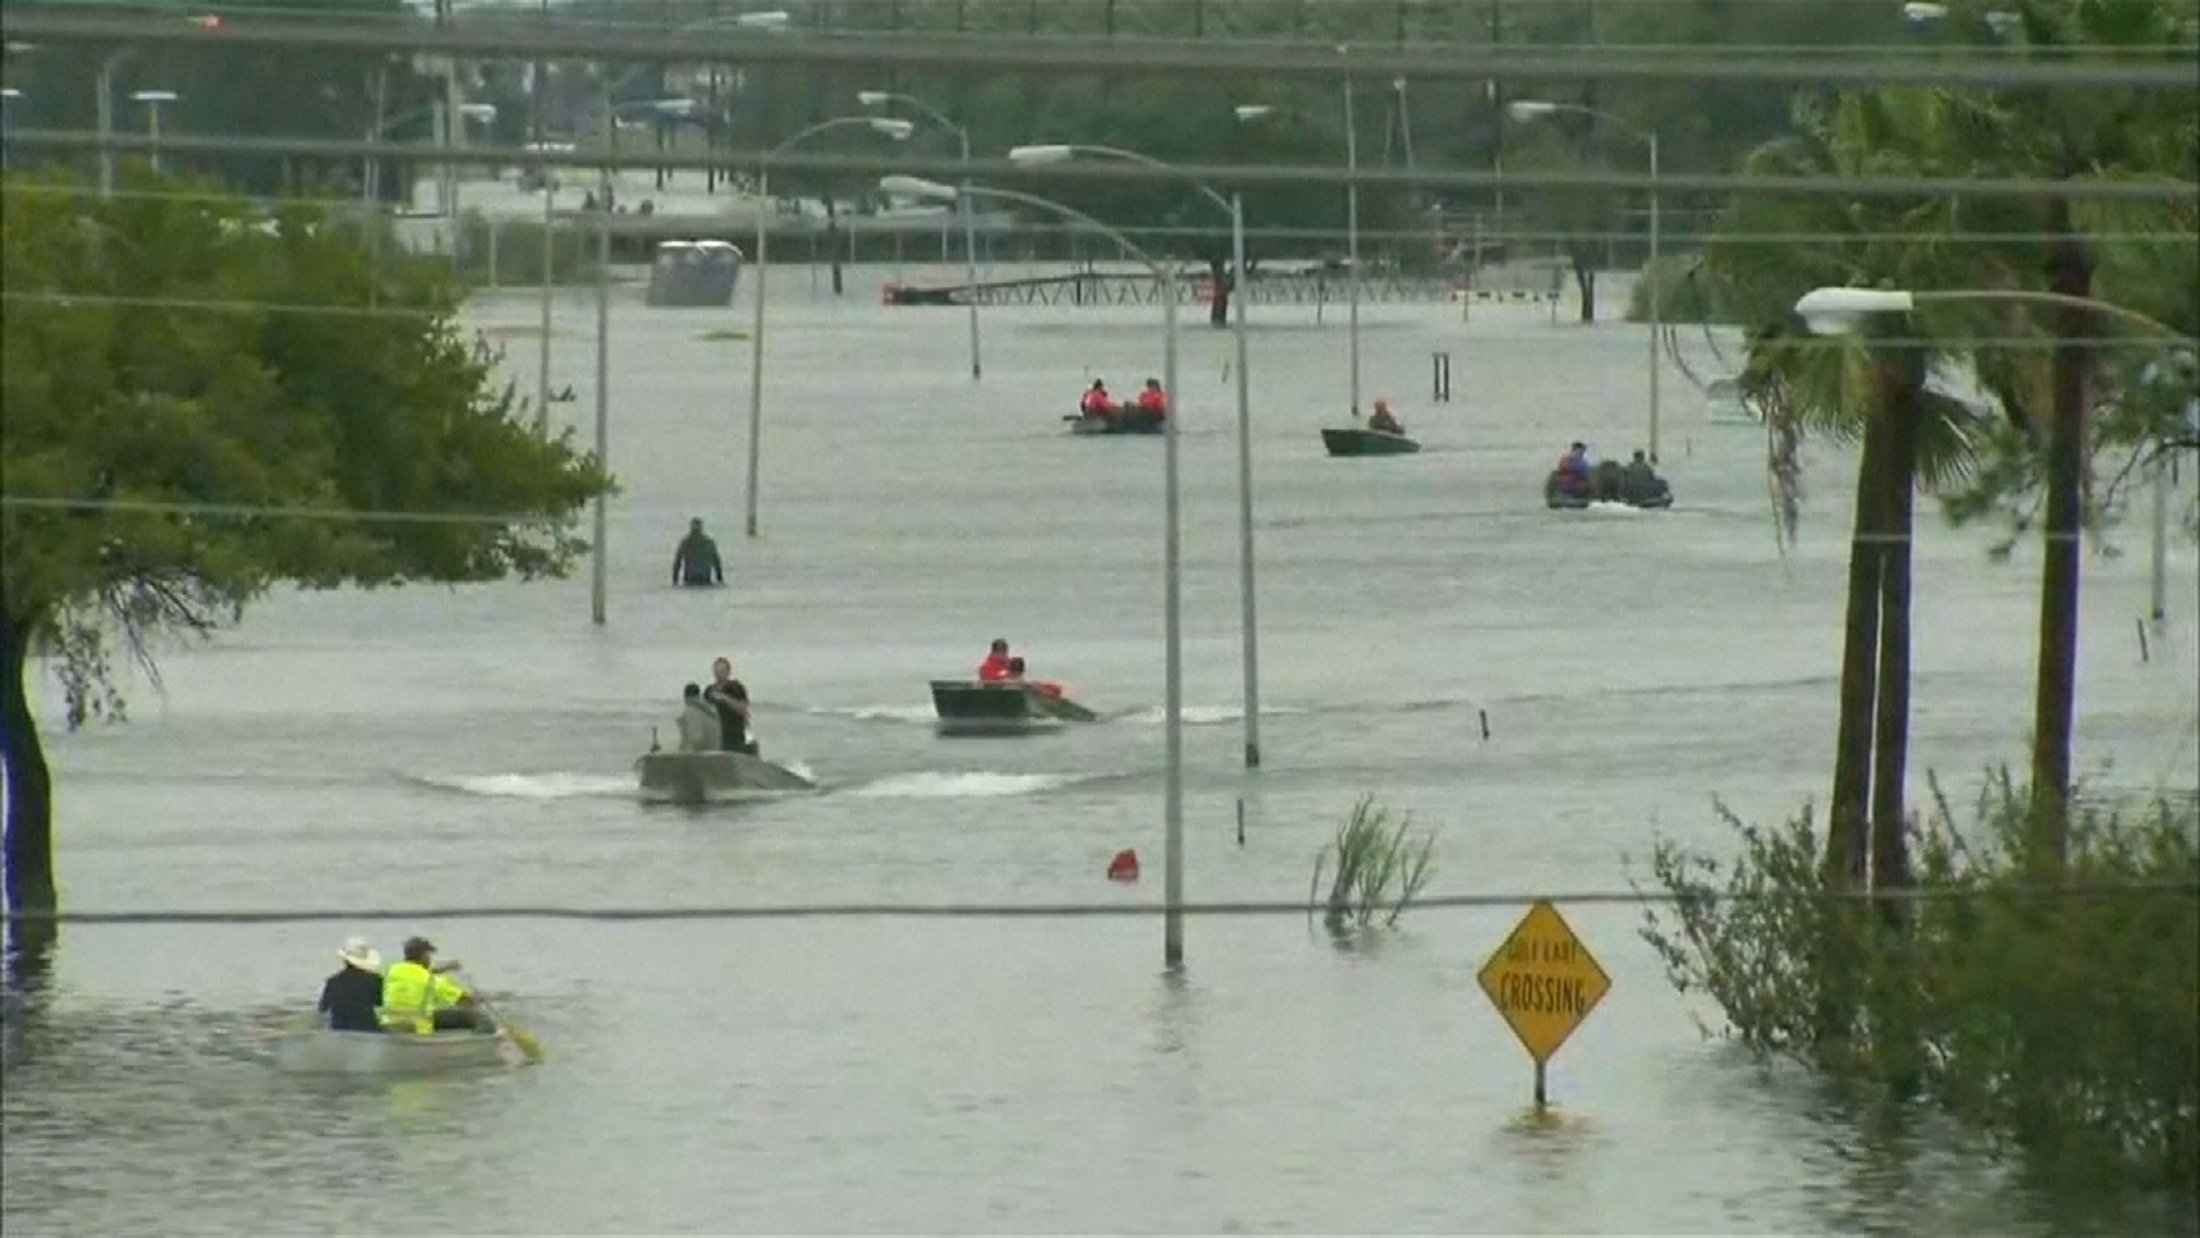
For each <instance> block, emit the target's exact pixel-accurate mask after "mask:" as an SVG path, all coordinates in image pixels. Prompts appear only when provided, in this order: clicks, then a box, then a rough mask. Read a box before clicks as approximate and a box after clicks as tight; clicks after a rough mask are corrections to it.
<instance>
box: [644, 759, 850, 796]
mask: <svg viewBox="0 0 2200 1238" xmlns="http://www.w3.org/2000/svg"><path fill="white" fill-rule="evenodd" d="M634 768H635V769H636V770H637V771H639V772H640V774H641V783H642V798H643V799H645V800H647V801H649V802H650V803H653V804H689V805H693V804H710V803H716V802H720V801H723V800H731V799H739V798H742V797H743V796H744V795H748V794H752V793H754V792H758V791H815V790H817V784H816V783H814V782H811V781H810V780H809V779H807V778H804V777H803V776H802V775H800V774H797V773H795V772H794V771H793V770H791V769H788V768H786V767H785V766H783V765H774V764H772V763H771V762H769V761H766V760H764V759H762V758H761V757H752V756H750V755H749V754H747V753H745V752H665V751H658V752H650V753H644V754H643V755H642V757H641V759H640V760H637V761H636V762H634Z"/></svg>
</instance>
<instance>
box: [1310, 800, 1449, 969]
mask: <svg viewBox="0 0 2200 1238" xmlns="http://www.w3.org/2000/svg"><path fill="white" fill-rule="evenodd" d="M1412 827H1413V816H1412V814H1411V813H1408V814H1406V815H1405V816H1403V817H1401V818H1399V820H1398V824H1397V826H1396V828H1392V827H1391V824H1390V814H1389V813H1388V812H1387V811H1386V810H1384V809H1383V808H1382V807H1381V806H1379V805H1378V804H1376V802H1375V797H1374V796H1371V795H1369V796H1362V797H1361V798H1360V801H1359V802H1358V803H1356V804H1354V805H1353V806H1352V813H1351V815H1350V816H1348V817H1346V818H1345V821H1344V824H1343V825H1340V826H1338V827H1337V837H1336V838H1335V839H1334V840H1332V841H1331V842H1330V844H1329V845H1328V846H1326V847H1324V848H1322V851H1321V854H1320V855H1318V856H1316V857H1315V859H1314V880H1313V882H1312V883H1311V884H1310V885H1309V886H1308V888H1307V913H1308V914H1309V915H1312V914H1313V909H1314V905H1315V903H1316V900H1317V896H1318V895H1319V894H1320V892H1321V885H1322V877H1323V876H1324V874H1327V875H1328V877H1329V897H1328V899H1327V900H1326V901H1324V902H1322V903H1321V906H1322V909H1323V910H1322V923H1323V924H1325V925H1326V926H1328V928H1329V931H1330V932H1331V933H1333V934H1337V935H1340V936H1343V935H1346V934H1349V933H1351V932H1353V931H1365V930H1367V929H1369V928H1371V927H1373V926H1374V924H1375V921H1376V918H1377V917H1381V919H1382V927H1384V928H1392V927H1395V926H1396V925H1397V923H1398V917H1399V915H1400V914H1401V913H1403V912H1404V911H1405V909H1406V905H1407V904H1408V903H1411V902H1412V901H1413V897H1414V895H1416V894H1419V893H1420V892H1421V887H1422V886H1424V885H1426V884H1428V879H1429V877H1430V875H1431V874H1432V873H1433V872H1434V871H1435V858H1436V832H1435V831H1434V830H1430V831H1428V832H1426V833H1424V834H1423V835H1422V836H1421V838H1420V840H1419V841H1418V842H1416V841H1414V840H1413V839H1412V838H1411V837H1410V833H1411V830H1412Z"/></svg>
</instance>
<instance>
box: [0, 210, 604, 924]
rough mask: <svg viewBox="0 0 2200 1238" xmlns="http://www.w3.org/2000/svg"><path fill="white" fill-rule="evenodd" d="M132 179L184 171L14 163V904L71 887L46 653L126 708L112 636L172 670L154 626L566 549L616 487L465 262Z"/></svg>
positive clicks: (77, 714) (10, 236)
mask: <svg viewBox="0 0 2200 1238" xmlns="http://www.w3.org/2000/svg"><path fill="white" fill-rule="evenodd" d="M132 188H137V189H146V190H157V191H161V192H160V193H158V194H153V195H145V196H137V195H121V194H118V195H116V197H115V198H114V199H113V200H110V201H101V200H99V198H98V197H97V195H96V193H90V192H87V191H85V189H84V188H83V187H82V186H80V185H79V184H77V183H76V182H74V181H72V180H70V179H66V178H63V177H58V176H55V175H52V174H44V175H30V174H19V175H10V176H9V177H8V178H7V179H6V181H5V182H4V189H5V195H6V198H5V200H6V202H7V213H6V221H5V227H4V228H0V274H4V277H5V283H6V287H7V289H8V293H9V297H10V303H9V306H8V313H7V316H6V319H5V325H4V330H0V349H4V353H0V362H4V364H0V427H4V430H5V433H4V435H0V464H4V468H5V473H6V477H7V505H6V507H5V508H4V509H0V542H4V551H5V552H4V555H0V758H4V760H5V769H6V775H7V819H6V835H5V860H6V882H5V893H6V898H7V904H8V906H9V908H11V909H12V910H14V911H16V912H31V913H37V912H43V911H50V910H51V909H53V907H54V906H55V891H54V872H53V828H52V812H53V801H52V787H51V779H50V775H49V773H48V770H47V766H46V761H45V754H44V750H43V748H42V746H41V743H40V739H39V732H38V726H37V719H36V718H35V717H34V716H33V715H32V713H31V709H30V704H29V700H28V693H27V688H26V682H25V681H26V677H27V676H28V674H29V673H30V671H31V669H32V667H33V665H34V658H35V657H36V655H37V654H38V653H40V652H41V651H43V652H45V653H47V654H49V655H50V656H51V658H52V660H53V662H54V664H55V667H56V669H57V671H58V673H59V678H60V681H61V686H62V689H63V698H64V701H65V704H66V718H67V723H68V725H69V726H71V727H75V726H79V725H82V724H83V723H84V722H85V721H86V720H87V719H89V718H92V717H94V716H100V715H105V716H109V717H119V716H120V714H121V710H122V707H123V700H122V697H121V695H120V694H119V692H118V690H117V688H116V685H115V683H114V680H113V678H112V677H111V675H110V671H111V669H112V667H111V663H110V656H111V651H113V650H117V649H122V650H127V651H128V653H129V654H130V655H131V656H134V657H136V658H137V659H139V660H140V661H141V662H144V663H145V664H146V665H147V666H148V667H149V668H150V666H151V659H150V655H149V652H148V650H149V645H148V643H147V642H148V639H149V638H150V637H152V636H153V635H155V634H157V633H161V632H164V631H165V632H184V633H203V632H207V631H209V630H211V629H212V628H214V627H215V626H216V625H217V624H219V623H221V622H223V621H225V620H233V619H234V618H235V617H237V616H238V615H239V614H240V613H241V612H242V610H243V608H244V606H245V605H246V604H247V603H248V602H250V601H251V600H252V599H254V598H256V597H258V596H260V595H261V594H263V593H265V592H266V591H267V590H268V589H270V588H272V587H274V586H276V585H278V584H281V583H286V582H287V583H291V584H295V585H297V586H300V587H305V588H335V587H339V586H343V585H360V586H375V585H385V584H402V583H405V582H408V581H440V582H460V581H482V580H493V579H497V578H500V577H504V576H508V575H517V576H520V577H523V578H526V577H535V576H541V575H556V574H560V573H562V572H564V571H566V570H567V569H568V567H569V566H570V564H571V563H572V562H573V561H574V559H575V558H576V556H578V555H579V554H581V553H582V552H583V551H585V550H586V549H587V547H586V544H585V543H583V542H581V541H580V540H578V539H577V538H576V537H574V536H573V534H572V531H571V529H572V524H571V518H572V516H573V514H574V513H575V511H576V510H577V509H578V508H579V507H580V506H581V505H583V504H584V503H586V502H587V501H588V500H589V499H590V498H592V497H594V496H595V495H597V494H599V493H602V492H604V491H605V490H607V489H608V488H609V485H610V481H609V479H608V477H607V476H606V475H605V474H604V473H603V472H602V471H601V469H600V468H599V467H598V465H597V464H596V463H595V462H594V461H593V460H591V459H588V458H585V457H583V456H581V455H579V454H577V453H576V451H575V450H574V448H573V446H572V444H571V441H570V439H559V440H555V441H545V440H542V439H540V438H537V437H536V436H535V435H534V434H533V432H532V431H531V429H530V428H529V427H528V426H527V425H526V424H525V419H524V418H523V417H521V416H519V415H518V412H519V410H517V409H516V407H515V403H514V400H513V398H512V394H511V391H510V388H509V387H506V388H504V389H502V390H499V389H497V388H495V387H494V386H492V384H491V381H490V369H489V362H488V359H487V357H486V355H485V354H484V352H483V351H482V350H481V348H480V347H479V346H478V345H472V344H469V343H468V342H467V341H466V339H465V338H464V337H463V336H462V335H461V334H460V332H459V329H458V327H457V326H456V324H455V322H454V321H453V314H454V311H455V309H456V305H457V295H458V290H457V288H456V286H455V285H454V284H453V282H452V281H451V279H450V276H449V274H448V272H447V270H446V269H445V267H444V265H443V264H440V263H436V262H432V261H427V260H422V259H412V258H408V257H403V256H398V257H394V258H383V259H379V260H378V259H377V257H376V255H377V254H378V253H379V254H390V253H392V252H393V251H394V250H395V249H396V247H395V245H394V244H392V243H389V242H387V241H385V242H384V243H383V244H382V245H381V246H379V247H378V248H370V247H368V246H366V245H363V244H361V243H360V241H359V236H358V233H357V232H356V230H354V229H353V228H351V227H350V226H348V225H345V224H342V223H340V222H338V221H337V220H335V219H333V218H331V217H330V216H328V215H325V214H322V213H319V212H317V211H315V210H311V209H306V208H285V209H280V210H277V211H275V212H273V213H269V212H266V211H261V210H258V209H256V208H253V207H251V206H248V205H247V204H245V203H244V202H242V201H240V200H235V199H230V198H225V197H222V196H220V195H219V194H218V193H216V192H215V191H214V190H213V188H212V187H211V186H205V185H192V184H187V183H183V182H176V181H161V182H155V181H141V182H137V183H136V184H134V185H133V186H132ZM375 513H384V515H376V514H375ZM393 513H394V514H395V515H391V514H393ZM118 638H119V641H120V644H119V645H117V644H116V643H115V642H116V640H117V639H118ZM36 931H37V930H35V929H32V930H29V931H28V932H32V933H34V932H36ZM27 935H28V934H27ZM48 939H49V940H50V937H49V938H48Z"/></svg>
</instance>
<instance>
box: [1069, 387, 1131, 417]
mask: <svg viewBox="0 0 2200 1238" xmlns="http://www.w3.org/2000/svg"><path fill="white" fill-rule="evenodd" d="M1121 411H1122V406H1121V405H1119V404H1117V403H1116V402H1115V397H1114V396H1111V395H1109V394H1108V385H1107V383H1106V382H1104V381H1102V380H1100V379H1097V378H1095V379H1093V380H1092V386H1090V387H1087V388H1085V395H1084V398H1083V399H1080V400H1079V401H1077V414H1078V416H1080V417H1094V418H1108V417H1113V416H1115V415H1116V414H1117V413H1118V412H1121Z"/></svg>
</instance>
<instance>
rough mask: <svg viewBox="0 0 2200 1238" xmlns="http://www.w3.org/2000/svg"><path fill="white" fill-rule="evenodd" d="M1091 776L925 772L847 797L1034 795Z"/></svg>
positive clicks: (873, 785) (867, 787) (862, 788)
mask: <svg viewBox="0 0 2200 1238" xmlns="http://www.w3.org/2000/svg"><path fill="white" fill-rule="evenodd" d="M1093 777H1094V775H1089V774H1088V775H1079V774H997V773H993V772H990V771H987V770H972V771H968V772H963V773H948V772H945V771H940V770H927V771H924V772H922V773H915V774H895V775H893V776H891V777H887V778H881V779H879V780H878V781H877V782H871V783H865V784H864V785H863V786H860V787H857V788H855V789H854V790H852V791H850V792H849V794H850V795H854V796H858V797H860V798H864V799H897V800H936V799H998V798H1001V797H1004V796H1011V795H1035V794H1037V793H1039V792H1041V791H1052V790H1055V789H1057V788H1060V787H1066V786H1069V785H1070V784H1072V783H1078V782H1089V781H1091V780H1092V778H1093Z"/></svg>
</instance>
